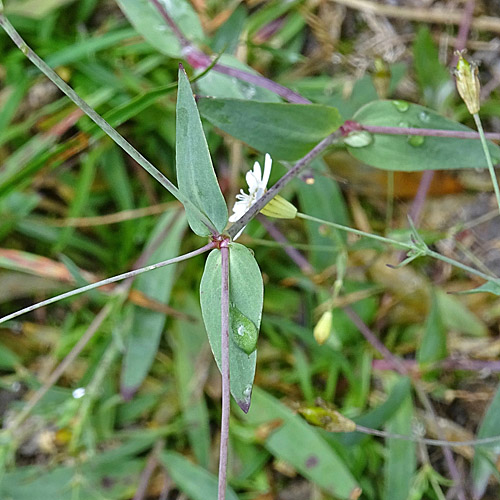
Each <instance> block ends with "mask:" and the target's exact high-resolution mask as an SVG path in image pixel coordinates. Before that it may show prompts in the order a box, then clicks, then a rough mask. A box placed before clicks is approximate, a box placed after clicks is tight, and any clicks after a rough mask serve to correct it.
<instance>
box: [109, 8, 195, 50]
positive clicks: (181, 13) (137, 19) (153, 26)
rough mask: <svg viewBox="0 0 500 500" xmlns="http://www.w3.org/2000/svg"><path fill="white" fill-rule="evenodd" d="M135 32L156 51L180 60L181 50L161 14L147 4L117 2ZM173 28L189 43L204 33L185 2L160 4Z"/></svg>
mask: <svg viewBox="0 0 500 500" xmlns="http://www.w3.org/2000/svg"><path fill="white" fill-rule="evenodd" d="M116 2H117V3H118V5H119V6H120V9H121V10H122V11H123V13H124V14H125V15H126V16H127V18H128V20H129V21H130V23H131V24H132V25H133V26H134V28H135V29H136V30H137V31H138V32H139V33H140V34H141V35H142V36H143V37H144V38H145V39H146V40H147V41H148V42H149V43H150V44H151V45H153V46H154V47H155V48H156V49H157V50H158V51H160V52H162V53H163V54H167V55H168V56H171V57H180V56H181V46H180V44H179V41H178V40H177V37H176V36H175V34H174V33H173V32H172V29H171V28H170V26H169V25H168V24H167V22H166V21H165V19H163V17H162V15H161V14H160V11H159V10H158V9H157V7H156V6H155V5H154V4H153V2H151V1H150V0H116ZM159 3H160V4H161V5H162V6H163V7H164V8H165V10H166V11H167V13H168V14H169V15H170V16H171V17H172V19H173V20H174V22H175V24H176V25H177V26H178V27H179V29H180V30H181V31H182V32H183V33H184V35H185V36H186V37H187V38H189V39H190V40H191V41H192V42H200V41H202V40H203V29H202V27H201V24H200V20H199V19H198V16H197V14H196V12H195V11H194V9H193V8H192V7H191V5H190V4H189V2H188V1H187V0H159Z"/></svg>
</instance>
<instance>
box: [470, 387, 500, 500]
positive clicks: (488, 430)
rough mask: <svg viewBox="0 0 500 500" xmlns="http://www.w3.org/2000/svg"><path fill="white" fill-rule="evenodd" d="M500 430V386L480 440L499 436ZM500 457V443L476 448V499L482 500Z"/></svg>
mask: <svg viewBox="0 0 500 500" xmlns="http://www.w3.org/2000/svg"><path fill="white" fill-rule="evenodd" d="M498 429H500V386H498V388H497V392H496V393H495V396H494V398H493V401H492V402H491V404H490V406H489V408H488V410H487V411H486V414H485V416H484V418H483V421H482V422H481V425H480V426H479V431H478V433H477V437H478V439H481V438H486V437H492V436H497V435H498V434H499V432H498ZM499 455H500V442H497V443H494V444H492V445H490V446H489V447H488V448H487V447H479V446H478V447H476V453H475V454H474V461H473V462H472V482H473V492H474V498H475V499H477V498H482V496H483V493H484V492H485V490H486V487H487V486H488V480H489V478H490V475H491V473H492V471H493V470H495V463H496V460H497V457H498V456H499Z"/></svg>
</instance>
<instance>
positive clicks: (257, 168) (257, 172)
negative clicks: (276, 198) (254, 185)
mask: <svg viewBox="0 0 500 500" xmlns="http://www.w3.org/2000/svg"><path fill="white" fill-rule="evenodd" d="M253 175H254V176H255V178H256V179H257V182H258V183H259V184H260V183H261V182H262V170H261V168H260V163H259V162H258V161H256V162H255V163H254V164H253Z"/></svg>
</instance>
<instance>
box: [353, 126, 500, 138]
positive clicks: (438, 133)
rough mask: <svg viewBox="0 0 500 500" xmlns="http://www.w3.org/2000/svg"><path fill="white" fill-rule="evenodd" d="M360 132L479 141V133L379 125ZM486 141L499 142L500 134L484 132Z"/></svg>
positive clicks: (364, 127)
mask: <svg viewBox="0 0 500 500" xmlns="http://www.w3.org/2000/svg"><path fill="white" fill-rule="evenodd" d="M360 127H361V128H362V130H366V131H367V132H371V133H372V134H387V135H422V136H426V137H448V138H451V139H480V137H479V133H478V132H474V131H473V130H471V131H468V130H440V129H432V128H416V127H382V126H379V125H360ZM484 135H485V136H486V139H492V140H497V141H500V134H499V133H495V132H486V133H485V134H484Z"/></svg>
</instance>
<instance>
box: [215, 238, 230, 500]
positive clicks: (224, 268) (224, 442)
mask: <svg viewBox="0 0 500 500" xmlns="http://www.w3.org/2000/svg"><path fill="white" fill-rule="evenodd" d="M228 244H229V242H228V240H224V241H222V242H221V245H220V253H221V274H222V283H221V342H220V348H221V375H222V417H221V428H220V455H219V489H218V496H217V498H218V500H225V498H226V477H227V448H228V441H229V412H230V378H229V248H228Z"/></svg>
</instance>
